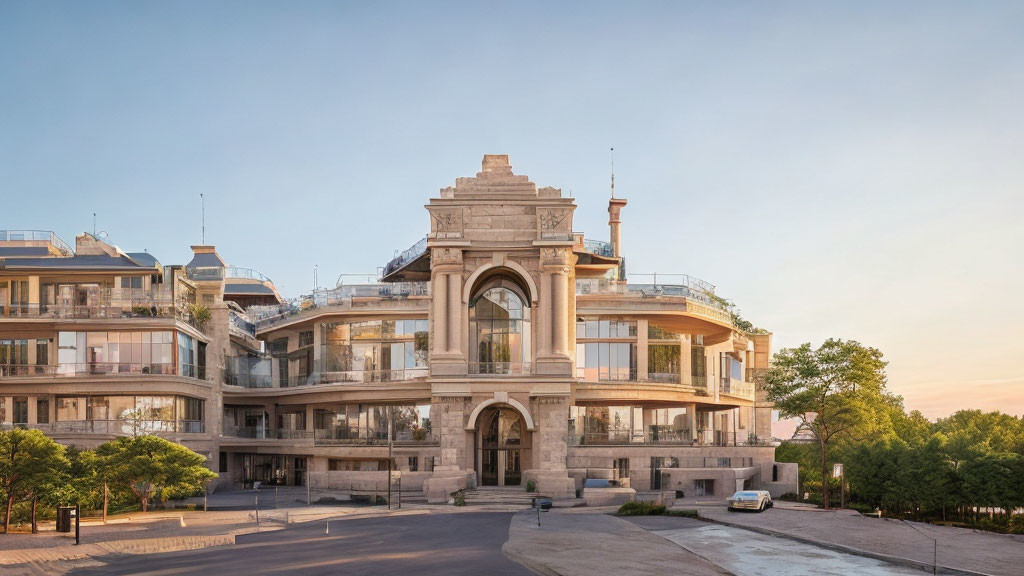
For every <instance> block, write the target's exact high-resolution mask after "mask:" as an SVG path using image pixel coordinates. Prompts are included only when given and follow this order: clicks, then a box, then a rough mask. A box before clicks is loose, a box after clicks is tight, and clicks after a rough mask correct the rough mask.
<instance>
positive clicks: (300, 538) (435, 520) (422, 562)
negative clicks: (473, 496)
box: [72, 512, 532, 576]
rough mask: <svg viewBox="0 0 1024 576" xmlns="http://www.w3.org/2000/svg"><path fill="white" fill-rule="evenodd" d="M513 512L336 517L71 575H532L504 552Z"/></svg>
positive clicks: (109, 560)
mask: <svg viewBox="0 0 1024 576" xmlns="http://www.w3.org/2000/svg"><path fill="white" fill-rule="evenodd" d="M511 518H512V514H511V513H504V512H500V513H499V512H472V513H452V514H421V515H407V516H390V517H387V516H385V517H381V516H377V517H367V518H356V519H338V520H332V521H331V522H330V533H329V534H325V533H324V531H325V523H324V522H313V523H310V524H294V525H292V526H290V527H288V528H287V529H285V530H279V531H275V532H264V533H259V534H250V535H245V536H239V537H238V541H237V543H236V544H235V545H234V546H227V547H223V548H211V549H207V550H199V551H191V552H175V553H169V554H153V555H144V556H118V557H109V556H108V557H104V558H103V559H102V561H103V562H105V563H106V565H105V566H103V567H97V568H87V569H81V570H76V571H74V572H72V574H77V575H83V576H86V575H96V574H149V575H151V576H156V575H160V576H170V575H175V574H213V575H215V576H231V575H235V574H237V575H244V576H257V575H260V574H303V575H307V574H373V575H374V576H389V575H394V576H408V575H409V574H422V575H429V574H438V575H441V574H443V575H460V574H465V575H474V576H475V575H479V574H488V575H506V574H507V575H523V576H529V575H530V574H532V573H531V572H530V571H528V570H527V569H526V568H524V567H522V566H521V565H519V564H517V563H515V562H513V561H511V560H509V559H508V558H506V557H505V556H504V555H503V554H502V553H501V546H502V545H503V544H504V543H505V541H506V540H507V539H508V529H509V522H510V521H511Z"/></svg>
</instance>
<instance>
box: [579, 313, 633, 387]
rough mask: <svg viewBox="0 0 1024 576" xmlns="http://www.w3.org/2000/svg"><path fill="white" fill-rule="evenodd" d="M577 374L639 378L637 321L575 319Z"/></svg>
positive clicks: (587, 377) (590, 377)
mask: <svg viewBox="0 0 1024 576" xmlns="http://www.w3.org/2000/svg"><path fill="white" fill-rule="evenodd" d="M576 339H577V340H578V342H577V344H576V376H577V377H579V378H583V379H584V380H588V381H591V382H596V381H599V380H612V381H616V380H636V377H637V376H636V356H637V348H636V346H637V344H636V322H635V321H619V320H603V319H601V320H599V319H587V320H579V321H577V322H576Z"/></svg>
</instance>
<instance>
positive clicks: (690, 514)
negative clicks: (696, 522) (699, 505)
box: [665, 510, 700, 518]
mask: <svg viewBox="0 0 1024 576" xmlns="http://www.w3.org/2000/svg"><path fill="white" fill-rule="evenodd" d="M665 515H666V516H680V517H683V518H700V514H699V513H698V512H697V511H696V510H668V511H666V512H665Z"/></svg>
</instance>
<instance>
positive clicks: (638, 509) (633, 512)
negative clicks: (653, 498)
mask: <svg viewBox="0 0 1024 576" xmlns="http://www.w3.org/2000/svg"><path fill="white" fill-rule="evenodd" d="M664 513H665V507H664V506H662V505H661V504H655V503H653V502H647V501H644V500H640V501H636V502H626V503H625V504H623V505H622V506H619V516H660V515H662V514H664Z"/></svg>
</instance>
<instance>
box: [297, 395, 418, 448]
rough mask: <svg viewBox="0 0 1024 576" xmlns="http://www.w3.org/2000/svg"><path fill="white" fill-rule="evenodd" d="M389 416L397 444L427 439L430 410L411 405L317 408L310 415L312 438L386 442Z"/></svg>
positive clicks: (334, 440)
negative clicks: (312, 430)
mask: <svg viewBox="0 0 1024 576" xmlns="http://www.w3.org/2000/svg"><path fill="white" fill-rule="evenodd" d="M389 416H390V417H391V423H392V433H393V435H394V436H393V437H394V440H395V441H396V442H412V441H423V440H427V439H428V437H429V434H430V406H429V405H410V404H402V405H381V404H343V405H338V406H332V407H328V408H318V409H317V410H315V411H314V413H313V425H314V428H315V429H316V436H315V438H316V439H317V441H323V442H327V443H330V442H337V443H347V442H352V443H358V442H359V441H366V442H373V441H380V442H386V441H387V440H388V418H389Z"/></svg>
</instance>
